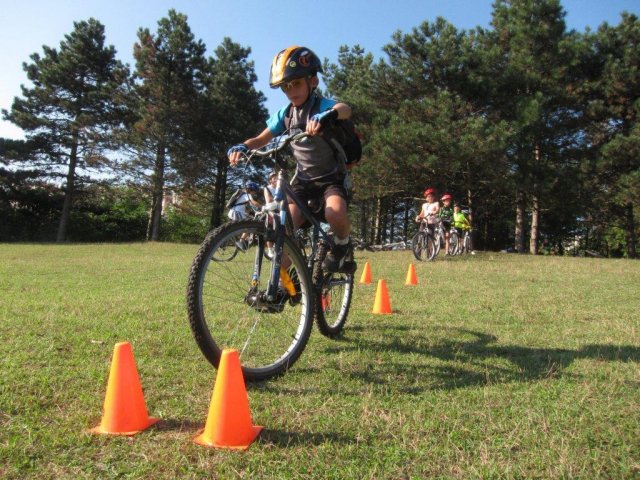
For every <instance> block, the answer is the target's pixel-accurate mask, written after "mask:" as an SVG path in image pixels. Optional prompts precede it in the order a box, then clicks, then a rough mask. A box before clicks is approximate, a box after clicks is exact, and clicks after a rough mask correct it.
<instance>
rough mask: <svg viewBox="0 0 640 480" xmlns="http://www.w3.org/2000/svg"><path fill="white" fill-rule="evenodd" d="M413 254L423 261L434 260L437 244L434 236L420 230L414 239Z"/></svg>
mask: <svg viewBox="0 0 640 480" xmlns="http://www.w3.org/2000/svg"><path fill="white" fill-rule="evenodd" d="M411 245H412V250H413V255H414V257H416V259H417V260H420V261H421V262H427V261H430V260H433V259H434V257H435V255H436V253H435V244H434V241H433V237H431V235H428V234H427V233H426V232H418V233H417V234H416V235H415V236H414V237H413V240H412V244H411Z"/></svg>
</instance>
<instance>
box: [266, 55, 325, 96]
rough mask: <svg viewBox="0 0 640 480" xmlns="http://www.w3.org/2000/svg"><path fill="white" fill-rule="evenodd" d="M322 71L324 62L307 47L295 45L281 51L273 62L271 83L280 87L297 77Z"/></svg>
mask: <svg viewBox="0 0 640 480" xmlns="http://www.w3.org/2000/svg"><path fill="white" fill-rule="evenodd" d="M318 72H320V73H322V62H320V59H319V58H318V56H317V55H316V54H315V53H313V51H311V50H310V49H308V48H306V47H298V46H295V45H294V46H293V47H289V48H286V49H284V50H282V51H281V52H279V53H278V54H277V55H276V56H275V57H274V59H273V62H272V63H271V72H270V74H269V85H270V86H271V88H278V87H279V86H280V85H282V84H283V83H287V82H290V81H291V80H295V79H296V78H304V77H312V76H314V75H315V74H317V73H318Z"/></svg>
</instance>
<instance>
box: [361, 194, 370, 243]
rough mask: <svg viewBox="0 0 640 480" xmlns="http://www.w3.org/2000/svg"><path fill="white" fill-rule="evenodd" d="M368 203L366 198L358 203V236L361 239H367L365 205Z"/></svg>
mask: <svg viewBox="0 0 640 480" xmlns="http://www.w3.org/2000/svg"><path fill="white" fill-rule="evenodd" d="M368 205H369V201H368V200H362V202H361V203H360V222H359V223H360V238H361V239H362V240H363V241H365V242H366V241H367V238H368V228H367V226H368V220H369V218H368V215H367V206H368Z"/></svg>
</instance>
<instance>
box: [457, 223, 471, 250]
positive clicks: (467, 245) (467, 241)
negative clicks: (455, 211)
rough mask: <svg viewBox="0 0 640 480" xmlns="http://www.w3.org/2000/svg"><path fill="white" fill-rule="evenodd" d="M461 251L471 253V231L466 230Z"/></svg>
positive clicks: (461, 243)
mask: <svg viewBox="0 0 640 480" xmlns="http://www.w3.org/2000/svg"><path fill="white" fill-rule="evenodd" d="M459 251H460V253H471V229H466V230H464V234H463V235H462V240H461V241H460V248H459Z"/></svg>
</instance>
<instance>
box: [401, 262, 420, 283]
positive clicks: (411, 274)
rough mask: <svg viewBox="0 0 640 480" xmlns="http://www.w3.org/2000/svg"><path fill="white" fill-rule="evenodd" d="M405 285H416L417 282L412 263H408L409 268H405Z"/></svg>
mask: <svg viewBox="0 0 640 480" xmlns="http://www.w3.org/2000/svg"><path fill="white" fill-rule="evenodd" d="M404 284H405V285H417V284H418V276H417V275H416V267H414V266H413V263H410V264H409V270H407V279H406V280H405V282H404Z"/></svg>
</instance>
